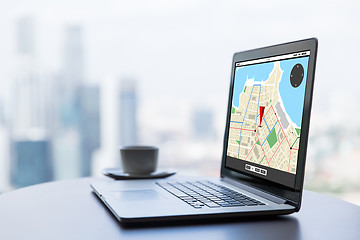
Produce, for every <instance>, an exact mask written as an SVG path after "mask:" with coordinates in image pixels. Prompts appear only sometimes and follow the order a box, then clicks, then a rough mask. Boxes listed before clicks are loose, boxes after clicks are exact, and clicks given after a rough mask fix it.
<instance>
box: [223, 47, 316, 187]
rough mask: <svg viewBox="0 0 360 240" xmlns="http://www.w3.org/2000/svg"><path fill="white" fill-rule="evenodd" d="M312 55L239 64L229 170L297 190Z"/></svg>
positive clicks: (232, 108)
mask: <svg viewBox="0 0 360 240" xmlns="http://www.w3.org/2000/svg"><path fill="white" fill-rule="evenodd" d="M309 57H310V51H301V52H296V53H290V54H285V55H279V56H272V57H266V58H261V59H255V60H248V61H243V62H236V63H235V67H234V71H235V72H234V75H233V76H234V79H233V89H232V107H231V113H230V123H229V124H228V126H229V129H227V131H228V139H227V150H226V161H225V167H227V168H229V169H231V170H234V171H237V172H240V173H244V174H247V175H252V176H256V177H259V178H263V179H267V180H270V181H273V182H276V183H279V184H282V185H285V186H288V187H292V188H293V187H294V185H295V176H296V171H297V163H298V153H299V146H300V144H299V143H300V133H301V124H302V115H303V106H304V96H305V87H306V86H305V85H306V78H307V72H308V63H309Z"/></svg>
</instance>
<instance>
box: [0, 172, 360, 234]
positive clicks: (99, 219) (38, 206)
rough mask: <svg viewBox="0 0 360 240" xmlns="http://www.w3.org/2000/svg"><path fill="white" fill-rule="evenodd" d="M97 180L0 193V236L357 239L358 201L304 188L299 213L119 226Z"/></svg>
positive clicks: (68, 182)
mask: <svg viewBox="0 0 360 240" xmlns="http://www.w3.org/2000/svg"><path fill="white" fill-rule="evenodd" d="M99 179H100V178H81V179H75V180H66V181H58V182H50V183H44V184H39V185H34V186H30V187H26V188H22V189H19V190H16V191H12V192H9V193H5V194H2V195H0V239H36V240H41V239H47V240H48V239H51V240H55V239H87V240H90V239H171V240H174V239H183V240H186V239H204V240H208V239H264V240H269V239H360V207H359V206H357V205H354V204H351V203H348V202H345V201H342V200H339V199H336V198H334V197H329V196H325V195H322V194H318V193H314V192H310V191H304V194H303V202H302V207H301V210H300V212H299V213H294V214H291V215H288V216H281V217H275V218H271V219H256V220H249V221H246V220H245V221H244V220H241V221H231V222H230V221H226V222H215V223H201V222H200V221H199V223H197V224H193V223H192V224H181V225H177V224H173V225H162V226H151V227H146V226H143V227H140V228H125V227H124V226H122V225H121V224H120V223H119V222H118V221H117V220H116V218H115V217H113V215H112V214H111V212H110V211H109V210H108V209H107V208H106V207H105V205H104V204H103V203H102V202H101V201H100V200H99V199H98V198H97V197H96V195H95V194H94V193H93V192H92V190H91V188H90V186H89V183H90V182H93V181H97V180H99ZM101 179H104V178H101ZM109 181H110V180H109Z"/></svg>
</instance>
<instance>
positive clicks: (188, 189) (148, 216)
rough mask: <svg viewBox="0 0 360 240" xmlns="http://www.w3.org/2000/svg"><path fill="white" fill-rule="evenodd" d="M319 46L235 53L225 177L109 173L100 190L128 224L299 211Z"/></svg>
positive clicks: (98, 186) (297, 45)
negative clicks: (112, 176) (113, 176)
mask: <svg viewBox="0 0 360 240" xmlns="http://www.w3.org/2000/svg"><path fill="white" fill-rule="evenodd" d="M317 45H318V44H317V39H316V38H311V39H305V40H301V41H295V42H290V43H284V44H279V45H274V46H269V47H263V48H258V49H254V50H248V51H242V52H238V53H235V54H234V56H233V61H232V70H231V79H230V90H229V98H228V106H227V116H226V124H225V126H226V127H225V134H224V142H223V154H222V159H221V169H220V177H218V178H206V177H200V176H197V177H171V178H167V179H161V180H159V179H147V180H126V181H106V180H103V181H98V182H94V183H91V187H92V189H93V191H94V192H95V193H96V195H97V196H98V197H99V198H100V199H101V200H102V201H103V203H104V204H105V205H106V206H107V207H108V208H109V209H110V211H111V212H112V213H113V214H114V216H115V217H116V218H117V219H118V220H119V221H120V222H121V223H123V224H131V223H144V222H157V221H171V220H186V221H188V220H192V219H212V218H239V217H240V218H244V217H245V218H247V217H249V216H265V215H284V214H291V213H294V212H297V211H299V210H300V205H301V197H302V190H303V182H304V171H305V159H306V149H307V143H308V133H309V121H310V110H311V103H312V93H313V83H314V73H315V63H316V55H317ZM204 164H206V162H204Z"/></svg>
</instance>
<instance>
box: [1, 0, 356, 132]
mask: <svg viewBox="0 0 360 240" xmlns="http://www.w3.org/2000/svg"><path fill="white" fill-rule="evenodd" d="M0 6H1V7H0V33H1V34H0V35H1V37H0V53H1V54H0V66H1V67H0V83H2V84H1V86H2V87H1V88H0V99H1V98H5V99H6V98H9V97H10V95H11V91H10V90H9V88H10V87H11V84H12V82H13V79H14V75H15V73H16V71H17V67H18V64H17V61H18V56H17V55H16V45H15V44H16V31H15V30H16V23H17V21H18V20H19V19H20V18H22V17H32V18H33V19H34V21H35V42H36V50H35V51H36V66H37V69H38V72H39V73H40V74H43V75H53V74H56V73H59V72H60V71H61V68H62V66H63V46H64V39H65V35H64V32H65V28H66V27H67V26H69V25H80V26H81V27H82V28H83V32H84V36H83V39H84V54H85V74H86V79H87V81H89V82H92V83H99V84H100V85H103V86H106V87H104V89H107V90H106V91H108V92H107V93H109V94H108V95H109V96H111V95H114V93H110V91H112V90H114V89H115V86H116V85H117V82H118V81H119V79H121V78H127V77H131V78H135V79H137V81H138V86H139V89H138V90H139V103H140V105H141V107H142V108H143V109H142V112H146V111H148V112H149V110H148V109H147V108H154V106H155V107H157V106H158V105H159V106H160V105H161V106H160V109H162V111H163V112H164V118H166V116H165V115H166V114H171V113H170V112H166V111H165V110H164V109H169V108H170V109H171V108H172V107H177V108H181V106H183V105H191V106H199V107H208V108H213V109H216V111H217V115H216V117H217V118H219V122H221V124H222V125H223V123H224V119H225V117H224V116H225V111H226V106H227V99H228V98H227V96H228V89H229V83H230V70H231V62H232V56H233V54H234V53H235V52H238V51H242V50H247V49H252V48H258V47H263V46H267V45H272V44H278V43H284V42H288V41H294V40H300V39H305V38H309V37H317V38H318V40H319V49H318V59H317V67H316V76H315V87H314V101H313V111H312V112H313V113H312V116H313V117H314V119H315V120H314V122H315V126H316V127H319V128H314V129H315V130H314V131H316V129H321V127H322V126H323V125H324V124H323V123H324V119H326V121H327V123H326V124H325V125H329V124H330V125H339V124H341V122H343V121H345V120H346V121H347V123H350V124H351V125H356V126H358V127H359V125H360V124H359V123H358V122H357V120H356V119H357V118H356V116H359V115H360V113H359V112H358V111H354V109H356V108H357V107H358V106H357V102H358V101H359V100H360V97H359V94H357V89H359V87H360V83H359V77H358V64H359V60H358V54H360V45H359V42H360V30H359V28H358V25H359V23H360V17H359V14H358V9H360V8H359V7H360V2H358V1H310V0H306V1H290V2H289V1H281V0H280V1H278V0H275V1H238V0H233V1H222V2H221V3H220V2H219V1H204V0H191V1H187V0H185V1H184V0H181V1H179V0H175V1H164V0H156V1H155V0H152V1H151V0H135V1H118V0H105V1H93V0H92V1H85V0H77V1H74V0H62V1H55V0H53V1H49V0H32V1H29V0H13V1H4V0H0ZM109 96H108V97H109ZM106 101H108V102H109V104H105V105H106V107H107V108H108V110H107V112H110V111H111V109H113V108H115V107H116V105H114V104H115V103H110V100H109V99H108V100H106ZM182 113H183V112H182ZM353 116H354V117H353ZM157 117H158V116H157ZM158 118H159V117H158ZM222 125H221V126H222Z"/></svg>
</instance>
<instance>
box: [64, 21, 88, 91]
mask: <svg viewBox="0 0 360 240" xmlns="http://www.w3.org/2000/svg"><path fill="white" fill-rule="evenodd" d="M63 67H64V69H63V74H64V81H65V85H66V86H65V87H66V88H67V89H68V90H73V89H76V88H77V87H78V86H79V85H80V84H81V82H83V80H84V49H83V29H82V27H81V26H76V25H71V26H68V27H67V28H66V30H65V45H64V65H63Z"/></svg>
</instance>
